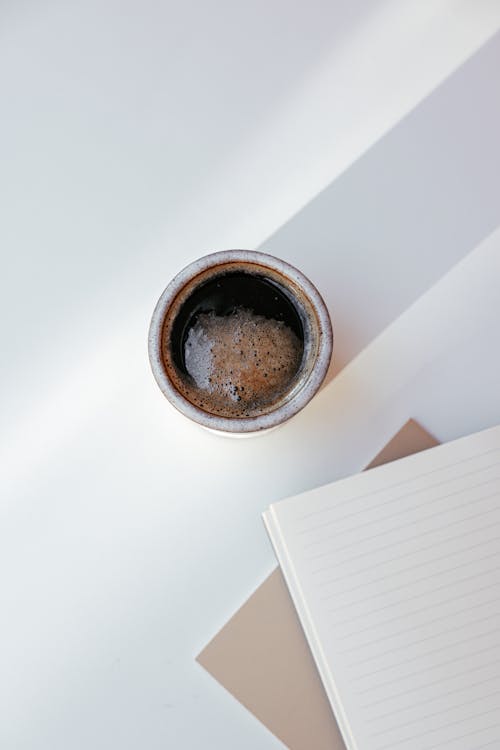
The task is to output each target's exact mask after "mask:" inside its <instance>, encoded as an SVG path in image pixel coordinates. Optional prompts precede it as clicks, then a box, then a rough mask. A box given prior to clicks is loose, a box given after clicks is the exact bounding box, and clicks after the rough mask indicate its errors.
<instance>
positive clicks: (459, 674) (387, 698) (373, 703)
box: [358, 647, 500, 708]
mask: <svg viewBox="0 0 500 750" xmlns="http://www.w3.org/2000/svg"><path fill="white" fill-rule="evenodd" d="M486 651H491V649H490V648H489V647H488V648H485V649H483V653H484V652H486ZM480 653H481V652H480ZM474 656H478V654H477V653H476V654H474ZM499 662H500V659H493V660H491V659H490V660H488V661H487V662H486V663H485V664H478V665H477V666H476V667H471V668H470V669H465V670H463V671H462V672H457V673H455V674H452V675H446V677H442V678H441V679H439V680H432V681H431V682H427V683H425V684H423V685H416V686H415V687H412V688H409V689H408V690H404V691H401V690H398V692H397V693H392V694H391V695H386V696H384V697H383V698H379V699H377V700H376V701H371V702H370V703H364V704H363V705H362V708H372V707H373V706H379V705H380V704H381V703H387V702H388V701H390V700H392V699H393V698H402V697H403V696H405V695H410V693H415V692H416V691H417V690H421V691H422V690H427V688H431V687H435V686H436V685H441V684H442V683H443V682H447V681H448V680H454V679H456V678H457V677H463V676H464V675H470V674H473V673H474V672H479V671H480V670H481V669H485V667H491V666H492V665H494V664H498V663H499ZM377 687H378V686H377ZM373 689H375V688H373ZM365 692H369V691H368V690H367V691H365ZM358 695H360V693H358Z"/></svg>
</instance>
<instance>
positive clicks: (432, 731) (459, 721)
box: [381, 707, 498, 750]
mask: <svg viewBox="0 0 500 750" xmlns="http://www.w3.org/2000/svg"><path fill="white" fill-rule="evenodd" d="M496 711H498V707H496V708H490V709H489V710H488V711H481V713H479V714H474V715H473V716H467V717H465V718H463V719H457V721H450V722H449V723H448V724H442V725H441V726H439V727H434V728H433V729H427V730H426V731H425V732H420V733H419V734H413V735H411V736H410V737H405V738H404V739H400V740H396V741H395V742H390V743H389V744H387V743H385V744H384V747H383V750H387V749H388V748H390V747H395V746H396V745H400V744H401V742H409V741H410V740H411V741H413V740H418V739H419V738H420V737H427V736H428V735H429V734H435V733H436V732H442V731H443V729H449V728H450V727H456V726H457V724H463V723H464V722H465V721H471V720H473V719H480V718H481V717H482V716H488V715H489V714H492V713H493V712H496ZM477 731H479V732H480V731H482V729H479V730H477ZM473 734H475V733H474V732H473ZM454 739H456V738H454ZM450 741H453V740H450ZM439 746H441V745H439ZM381 750H382V749H381ZM427 750H429V749H427Z"/></svg>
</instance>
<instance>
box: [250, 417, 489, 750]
mask: <svg viewBox="0 0 500 750" xmlns="http://www.w3.org/2000/svg"><path fill="white" fill-rule="evenodd" d="M264 518H265V522H266V526H267V528H268V530H269V533H270V536H271V539H272V541H273V544H274V546H275V549H276V553H277V555H278V558H279V561H280V564H281V566H282V569H283V573H284V575H285V578H286V580H287V583H288V586H289V589H290V592H291V595H292V597H293V599H294V602H295V605H296V608H297V610H298V613H299V616H300V618H301V621H302V625H303V627H304V630H305V633H306V636H307V638H308V641H309V644H310V646H311V649H312V652H313V655H314V657H315V660H316V663H317V665H318V669H319V671H320V674H321V676H322V679H323V682H324V684H325V688H326V691H327V693H328V696H329V699H330V702H331V704H332V707H333V709H334V711H335V713H336V717H337V720H338V723H339V726H340V728H341V731H342V733H343V735H344V739H345V742H346V745H347V747H348V748H349V750H392V748H394V749H396V748H397V750H437V749H438V748H439V750H482V748H493V747H496V748H500V427H495V428H492V429H490V430H485V431H484V432H481V433H477V434H475V435H472V436H469V437H467V438H462V439H461V440H457V441H455V442H453V443H449V444H447V445H442V446H438V447H436V448H432V449H430V450H428V451H425V452H423V453H420V454H417V455H415V456H410V457H408V458H404V459H401V460H399V461H396V462H394V463H392V464H389V465H386V466H381V467H379V468H376V469H372V470H370V471H368V472H364V473H362V474H359V475H356V476H354V477H350V478H349V479H345V480H341V481H339V482H335V483H334V484H332V485H329V486H327V487H323V488H320V489H318V490H314V491H312V492H309V493H305V494H303V495H300V496H297V497H294V498H289V499H288V500H284V501H282V502H280V503H276V504H274V505H272V506H271V508H270V509H269V511H268V512H267V513H266V514H265V515H264Z"/></svg>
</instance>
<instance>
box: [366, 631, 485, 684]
mask: <svg viewBox="0 0 500 750" xmlns="http://www.w3.org/2000/svg"><path fill="white" fill-rule="evenodd" d="M495 632H498V633H499V634H500V631H498V630H497V631H495ZM499 646H500V642H497V643H494V644H490V645H489V646H486V648H480V649H479V650H478V651H469V652H468V653H467V658H470V657H471V656H479V655H480V654H485V653H486V652H487V651H496V650H497V648H498V647H499ZM438 650H440V649H436V651H435V652H434V653H437V651H438ZM463 659H464V655H463V654H458V655H457V656H454V657H453V659H446V660H445V661H440V662H434V663H433V664H432V665H431V666H428V665H425V666H424V667H422V669H417V670H415V671H414V672H409V673H408V674H403V675H399V676H398V677H393V678H392V679H391V680H386V681H385V682H377V683H376V685H372V686H371V687H369V688H365V689H364V690H360V691H359V693H358V694H359V695H365V693H371V692H372V691H373V690H380V688H383V687H387V686H388V685H394V683H395V682H401V680H407V679H408V678H409V677H418V675H419V674H425V673H426V672H430V671H431V670H433V669H438V668H440V667H446V666H448V665H449V664H454V663H455V662H457V661H463Z"/></svg>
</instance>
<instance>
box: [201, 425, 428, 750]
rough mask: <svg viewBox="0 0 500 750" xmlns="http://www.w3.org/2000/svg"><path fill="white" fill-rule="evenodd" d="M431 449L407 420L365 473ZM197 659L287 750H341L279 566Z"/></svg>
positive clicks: (423, 433) (420, 430) (425, 437)
mask: <svg viewBox="0 0 500 750" xmlns="http://www.w3.org/2000/svg"><path fill="white" fill-rule="evenodd" d="M434 445H437V441H436V439H435V438H434V437H433V436H432V435H430V434H429V433H428V432H427V431H426V430H424V428H423V427H422V426H421V425H419V424H418V423H417V422H415V420H413V419H410V420H408V421H407V422H406V423H405V424H404V425H403V427H402V428H401V429H400V430H399V431H398V432H397V434H396V435H394V437H393V438H392V439H391V440H390V441H389V443H387V445H386V446H384V448H383V449H382V450H381V451H380V452H379V453H378V454H377V456H376V457H375V458H374V459H373V461H372V462H371V463H370V464H369V466H368V467H367V468H372V467H373V466H378V465H380V464H383V463H387V462H388V461H395V460H396V459H398V458H401V457H402V456H407V455H410V454H411V453H416V452H418V451H422V450H425V449H427V448H430V447H432V446H434ZM197 661H198V662H199V663H200V664H201V665H202V666H203V667H204V668H205V669H206V670H207V671H208V672H210V674H211V675H212V676H213V677H215V679H216V680H218V682H219V683H221V685H223V686H224V687H225V688H226V689H227V690H228V691H229V692H230V693H231V694H232V695H234V697H235V698H237V700H239V701H240V702H241V703H242V704H243V705H244V706H245V707H246V708H247V709H248V710H249V711H251V712H252V713H253V714H254V715H255V716H256V718H257V719H259V720H260V721H261V722H262V723H263V724H265V725H266V726H267V728H268V729H269V730H270V731H271V732H273V733H274V734H275V735H276V736H277V737H278V738H279V739H280V740H281V741H282V742H283V743H284V744H285V745H286V747H288V748H290V750H345V745H344V742H343V741H342V738H341V736H340V733H339V730H338V727H337V724H336V721H335V718H334V716H333V713H332V711H331V708H330V704H329V702H328V699H327V697H326V694H325V692H324V689H323V685H322V683H321V680H320V678H319V675H318V671H317V669H316V666H315V664H314V661H313V658H312V656H311V652H310V650H309V647H308V645H307V641H306V640H305V637H304V632H303V630H302V628H301V625H300V622H299V620H298V618H297V614H296V612H295V608H294V606H293V603H292V600H291V599H290V595H289V593H288V589H287V587H286V584H285V582H284V580H283V576H282V574H281V570H280V569H279V568H276V569H275V570H274V571H273V572H272V573H271V574H270V575H269V576H268V577H267V578H266V580H265V581H263V582H262V584H261V585H260V586H259V587H258V588H257V590H256V591H254V592H253V594H252V595H251V596H250V597H249V598H248V600H247V601H246V602H245V603H244V604H243V606H242V607H240V609H239V610H238V611H237V612H236V613H235V614H234V615H233V616H232V617H231V619H230V620H228V622H227V623H226V624H225V625H224V626H223V628H222V629H221V630H220V631H219V632H218V633H217V634H216V635H215V636H214V638H212V640H211V641H210V643H209V644H207V645H206V646H205V648H204V649H203V651H202V652H201V653H200V654H199V655H198V657H197Z"/></svg>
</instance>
